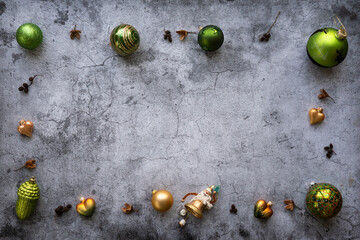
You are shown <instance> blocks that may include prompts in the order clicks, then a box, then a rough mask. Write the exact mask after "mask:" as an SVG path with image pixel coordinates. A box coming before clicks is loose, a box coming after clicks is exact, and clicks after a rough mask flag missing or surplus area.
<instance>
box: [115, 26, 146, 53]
mask: <svg viewBox="0 0 360 240" xmlns="http://www.w3.org/2000/svg"><path fill="white" fill-rule="evenodd" d="M110 45H111V47H112V48H113V49H114V50H115V51H116V52H117V53H118V54H120V55H121V56H123V57H124V56H128V55H130V54H132V53H134V52H135V51H136V50H137V49H138V47H139V45H140V35H139V33H138V31H137V30H136V29H135V28H134V27H133V26H131V25H129V24H121V25H119V26H117V27H115V28H114V29H113V30H112V32H111V34H110Z"/></svg>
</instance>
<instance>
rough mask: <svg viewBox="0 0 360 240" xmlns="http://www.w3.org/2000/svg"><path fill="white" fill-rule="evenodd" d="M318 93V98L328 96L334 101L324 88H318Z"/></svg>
mask: <svg viewBox="0 0 360 240" xmlns="http://www.w3.org/2000/svg"><path fill="white" fill-rule="evenodd" d="M320 92H321V93H320V94H319V95H318V98H319V99H323V98H327V97H328V98H330V99H331V100H333V101H334V102H335V100H334V99H333V98H332V97H330V95H329V94H328V93H327V92H326V91H325V89H320Z"/></svg>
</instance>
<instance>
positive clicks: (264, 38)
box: [259, 11, 280, 42]
mask: <svg viewBox="0 0 360 240" xmlns="http://www.w3.org/2000/svg"><path fill="white" fill-rule="evenodd" d="M279 16H280V11H279V13H278V15H277V16H276V18H275V21H274V22H273V24H272V25H271V26H270V28H269V30H268V31H267V32H266V33H264V34H262V35H260V36H259V37H260V38H259V40H260V42H263V41H265V42H267V41H269V39H270V37H271V34H270V31H271V29H272V27H273V26H274V25H275V23H276V21H277V19H278V17H279Z"/></svg>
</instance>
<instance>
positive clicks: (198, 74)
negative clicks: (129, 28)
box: [0, 0, 360, 239]
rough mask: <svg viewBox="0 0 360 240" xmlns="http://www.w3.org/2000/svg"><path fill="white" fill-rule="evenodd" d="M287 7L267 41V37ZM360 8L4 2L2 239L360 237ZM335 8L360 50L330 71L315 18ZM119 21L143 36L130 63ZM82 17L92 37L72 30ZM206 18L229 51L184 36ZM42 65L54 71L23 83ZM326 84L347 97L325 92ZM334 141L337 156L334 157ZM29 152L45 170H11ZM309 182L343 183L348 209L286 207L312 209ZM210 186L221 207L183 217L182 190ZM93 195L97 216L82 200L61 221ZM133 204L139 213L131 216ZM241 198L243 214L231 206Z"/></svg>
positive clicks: (0, 15) (42, 70)
mask: <svg viewBox="0 0 360 240" xmlns="http://www.w3.org/2000/svg"><path fill="white" fill-rule="evenodd" d="M278 11H281V12H282V13H281V15H280V17H279V20H278V23H277V24H276V26H275V27H274V28H273V30H272V37H271V39H270V41H269V42H268V43H259V42H258V41H257V36H258V35H260V34H262V33H264V32H266V31H267V29H268V27H269V26H270V25H271V23H272V21H273V20H274V18H275V16H276V14H277V12H278ZM359 11H360V4H359V2H358V1H356V0H354V1H325V0H322V1H312V2H311V3H310V1H290V2H289V1H282V0H280V1H242V2H239V1H224V0H221V1H199V2H196V1H183V2H180V1H170V2H168V1H166V2H165V1H143V2H140V1H125V2H120V1H101V0H99V1H85V0H84V1H70V0H68V1H19V0H14V1H10V0H8V1H2V2H0V24H1V27H0V31H1V32H0V36H1V39H0V56H1V58H0V59H1V62H0V64H1V66H0V70H1V84H2V85H1V88H0V89H1V95H0V101H1V105H0V106H1V117H0V122H1V125H0V128H1V134H0V141H1V152H0V154H1V168H0V171H1V173H0V182H1V184H0V201H1V204H0V238H1V239H242V238H243V239H360V214H359V212H360V207H359V190H360V165H359V154H360V141H359V128H360V116H359V113H360V111H359V105H360V97H359V91H360V82H359V75H360V72H359V65H360V60H359V57H360V48H359V20H360V19H359V16H358V15H359ZM334 15H338V16H339V17H340V19H341V20H342V21H343V23H344V25H345V26H346V28H347V30H348V33H349V37H348V41H349V45H350V48H349V53H348V56H347V58H346V59H345V61H344V62H343V63H341V64H340V65H339V66H337V67H334V68H332V69H324V68H320V67H318V66H315V65H314V64H312V63H311V61H310V60H309V59H308V56H307V55H306V51H305V46H306V42H307V40H308V38H309V36H310V35H311V33H312V32H314V31H315V30H317V29H318V28H321V27H329V26H330V27H331V26H335V25H334V23H333V16H334ZM25 22H32V23H35V24H37V25H39V26H40V27H41V29H42V30H43V33H44V41H43V44H42V45H41V47H39V48H38V49H36V50H34V51H28V50H24V49H22V48H21V47H20V46H19V45H18V44H17V42H16V40H15V32H16V29H17V28H18V27H19V26H20V25H21V24H23V23H25ZM121 23H128V24H131V25H133V26H135V27H136V28H137V30H138V31H139V32H140V35H141V45H140V48H139V49H138V51H137V52H136V53H135V54H134V55H132V56H131V57H129V58H122V57H119V56H117V55H116V53H115V52H114V51H113V50H112V49H111V48H110V47H109V46H108V43H109V35H110V32H111V30H112V29H113V28H114V27H115V26H116V25H118V24H121ZM75 24H77V26H78V29H80V30H81V31H82V34H81V40H79V41H78V40H70V38H69V31H70V30H71V29H72V28H73V27H74V25H75ZM207 24H215V25H217V26H219V27H220V28H221V29H222V30H223V32H224V34H225V41H224V44H223V46H222V47H221V49H220V50H218V51H216V52H212V53H206V52H204V51H203V50H201V48H200V47H199V45H198V44H197V37H196V36H195V35H189V36H188V38H187V39H186V40H185V41H183V42H181V41H180V40H179V38H178V36H177V34H176V33H175V30H179V29H187V30H189V31H196V30H197V28H198V26H204V25H207ZM164 28H166V29H169V30H171V32H172V34H173V42H172V43H171V44H170V43H169V42H167V41H165V40H163V29H164ZM34 74H43V75H44V77H39V78H36V80H35V81H34V84H33V86H31V88H30V92H29V94H27V95H26V94H24V93H20V92H19V91H18V90H17V88H18V87H19V86H20V85H21V84H22V83H23V82H27V79H28V78H29V77H30V76H33V75H34ZM320 88H325V89H326V90H327V91H328V92H329V93H330V95H331V96H332V97H333V98H335V100H336V103H333V102H332V101H331V100H330V99H329V100H319V99H318V98H317V94H318V93H319V90H320ZM318 106H320V107H323V108H324V109H325V114H326V119H325V121H324V122H323V123H321V124H320V125H317V126H310V125H309V120H308V110H309V109H310V108H312V107H318ZM21 119H25V120H31V121H33V122H34V124H35V129H34V133H33V137H32V138H31V139H29V138H26V137H22V136H21V135H20V134H18V132H17V130H16V128H17V125H18V121H19V120H21ZM330 142H331V143H333V144H334V149H335V151H336V152H337V155H335V156H333V157H332V158H331V159H327V158H326V157H325V151H324V150H323V147H324V146H326V145H328V144H329V143H330ZM32 158H33V159H36V160H37V162H38V166H37V168H36V169H34V170H28V169H22V170H20V171H17V172H14V171H13V170H14V169H16V168H18V167H20V166H21V165H23V164H24V162H25V161H26V160H28V159H32ZM32 175H34V176H36V178H37V181H38V184H39V186H40V189H41V198H40V200H39V202H38V206H37V208H36V213H35V214H34V215H33V216H32V217H31V218H30V219H28V220H26V221H20V220H18V219H17V217H16V215H15V203H16V199H17V195H16V192H17V188H18V187H19V186H20V184H21V183H22V182H24V181H26V180H28V179H29V177H30V176H32ZM311 181H315V182H328V183H331V184H333V185H335V186H336V187H338V188H339V189H340V191H341V193H342V195H343V199H344V205H343V208H342V210H341V212H340V214H339V215H338V216H337V217H336V218H334V219H331V220H328V221H317V220H316V219H314V218H312V217H311V216H310V215H309V214H308V213H307V212H305V211H304V210H299V209H296V210H295V211H294V212H289V211H286V210H284V204H283V200H284V199H293V200H294V201H295V203H296V204H297V205H298V206H299V207H300V208H301V209H304V199H305V195H306V192H307V188H306V187H307V186H308V184H309V183H310V182H311ZM208 184H219V185H221V193H220V198H219V200H218V202H217V203H216V204H215V206H214V208H213V209H211V210H209V211H206V212H205V213H204V218H203V219H201V220H197V219H195V218H194V217H191V218H190V220H189V222H188V225H187V226H186V227H185V228H184V229H181V228H179V227H178V225H177V222H178V221H179V220H180V219H181V218H180V216H179V215H178V210H180V208H181V203H180V199H181V198H182V197H183V195H185V194H186V193H188V192H199V191H201V190H202V189H204V188H205V187H206V186H207V185H208ZM153 189H167V190H169V191H170V192H172V194H173V196H174V199H175V202H174V205H173V207H172V209H171V210H170V211H168V212H166V213H164V214H160V213H157V212H156V211H155V210H153V209H152V206H151V201H150V200H151V191H152V190H153ZM81 196H86V197H93V198H94V199H95V200H96V203H97V208H96V211H95V214H94V215H93V216H92V217H91V218H89V219H85V218H83V217H81V216H80V215H78V214H77V213H76V212H75V210H74V208H73V209H72V210H71V211H70V212H68V213H66V214H64V215H63V216H61V217H57V216H55V212H54V209H55V208H56V207H57V206H58V205H60V204H67V203H71V204H73V206H74V207H75V205H76V204H77V203H78V199H79V198H80V197H81ZM261 198H263V199H265V200H266V201H270V200H271V201H273V202H274V206H273V210H274V215H273V217H272V218H270V219H269V220H268V221H259V220H258V219H255V218H254V216H253V207H254V204H255V202H256V201H257V200H258V199H261ZM125 202H128V203H132V204H134V206H135V208H137V209H139V210H140V211H139V212H138V213H134V214H132V215H125V214H124V213H123V212H122V211H121V207H122V206H123V204H124V203H125ZM233 203H234V204H235V205H236V206H237V209H238V214H237V215H233V214H230V213H229V209H230V205H231V204H233Z"/></svg>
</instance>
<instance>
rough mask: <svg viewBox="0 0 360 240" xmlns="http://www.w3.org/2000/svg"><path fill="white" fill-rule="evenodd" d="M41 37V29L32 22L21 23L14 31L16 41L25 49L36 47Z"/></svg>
mask: <svg viewBox="0 0 360 240" xmlns="http://www.w3.org/2000/svg"><path fill="white" fill-rule="evenodd" d="M42 39H43V34H42V31H41V29H40V28H39V27H38V26H37V25H35V24H32V23H25V24H23V25H21V26H20V27H19V28H18V29H17V31H16V41H17V42H18V43H19V45H20V46H21V47H23V48H26V49H34V48H37V47H38V46H39V45H40V44H41V42H42Z"/></svg>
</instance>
